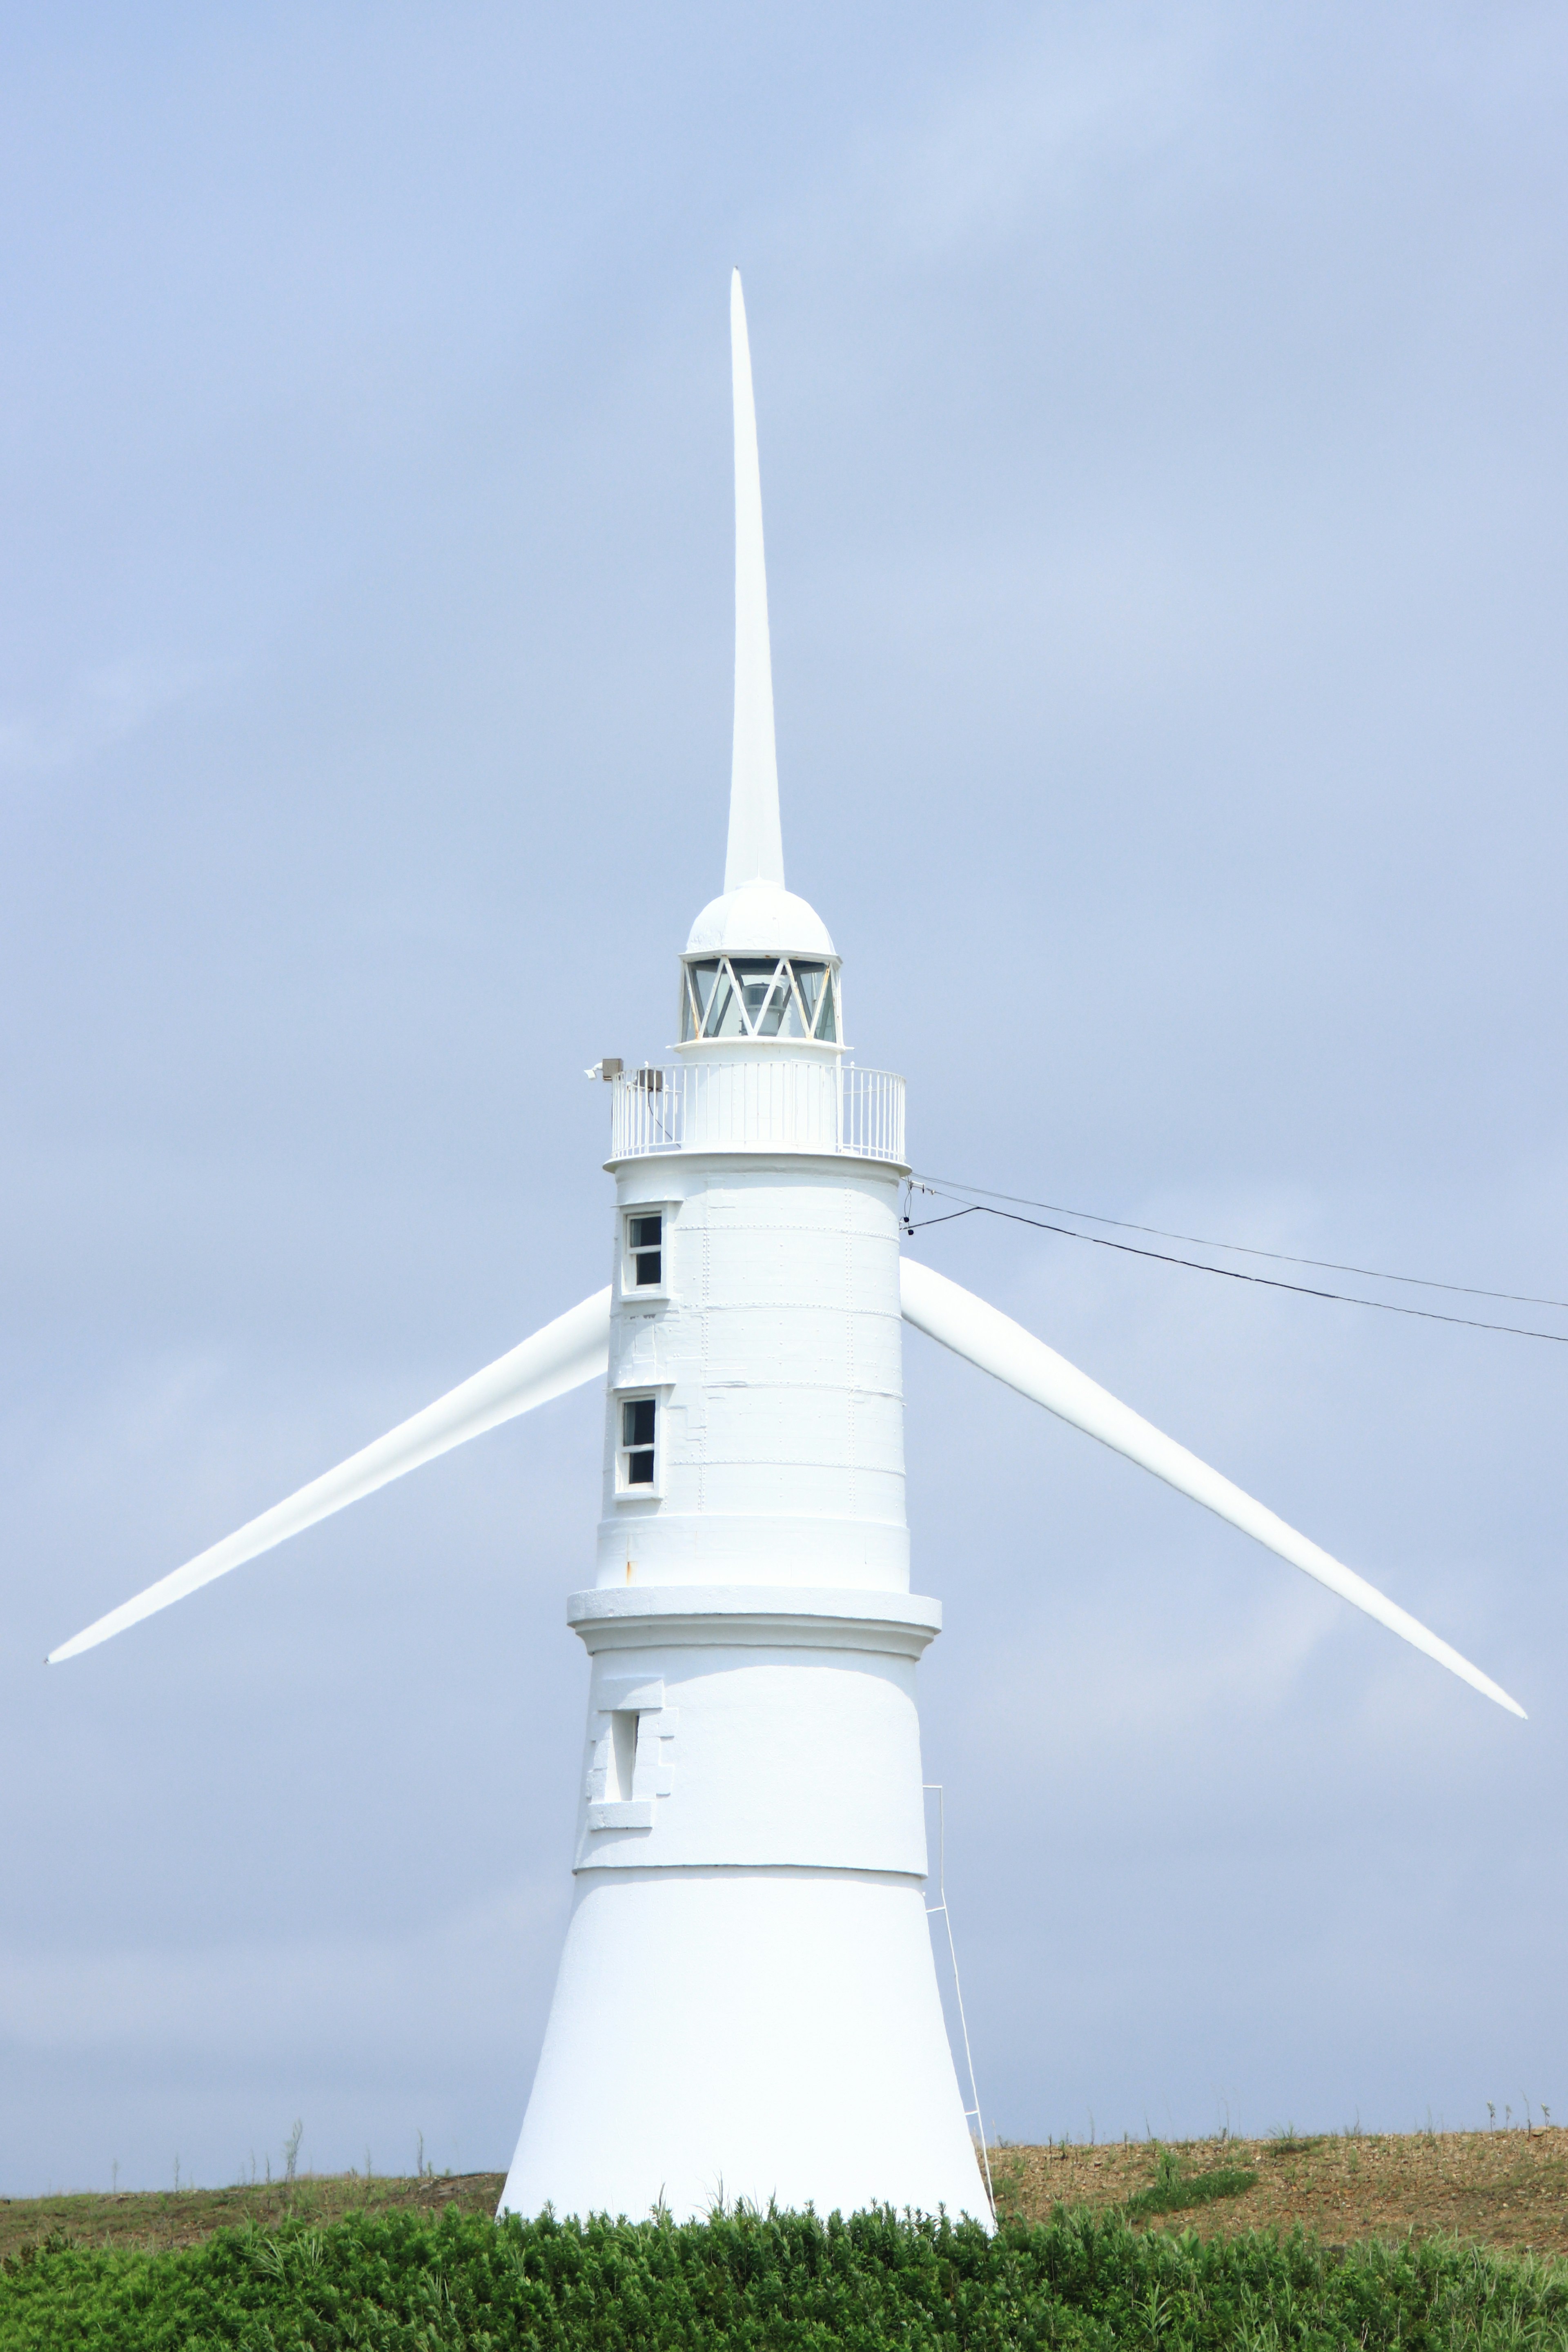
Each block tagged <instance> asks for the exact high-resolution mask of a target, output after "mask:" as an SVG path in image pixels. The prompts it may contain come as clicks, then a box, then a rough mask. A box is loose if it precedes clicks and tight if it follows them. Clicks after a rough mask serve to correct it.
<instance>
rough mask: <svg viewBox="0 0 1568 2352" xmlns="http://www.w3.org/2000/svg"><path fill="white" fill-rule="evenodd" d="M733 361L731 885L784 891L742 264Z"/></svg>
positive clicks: (733, 302)
mask: <svg viewBox="0 0 1568 2352" xmlns="http://www.w3.org/2000/svg"><path fill="white" fill-rule="evenodd" d="M730 366H731V377H732V379H733V384H734V394H735V738H734V751H733V756H732V759H731V766H730V840H729V847H728V851H727V853H726V856H725V859H724V887H725V889H726V890H740V889H743V888H744V887H745V885H746V884H747V883H748V882H771V883H772V884H773V885H774V887H776V888H778V889H780V890H782V889H783V888H784V836H783V835H782V833H781V832H780V829H779V763H778V752H777V750H776V748H775V746H774V742H773V655H772V652H771V651H770V649H769V645H768V576H767V570H766V566H765V564H764V562H763V483H762V475H761V473H760V472H759V470H758V466H757V412H756V405H755V403H754V402H753V400H752V347H751V344H750V342H749V341H748V340H747V336H746V305H745V300H744V299H743V297H742V292H741V273H740V271H739V270H738V269H737V270H736V271H735V272H734V274H733V276H732V277H731V280H730Z"/></svg>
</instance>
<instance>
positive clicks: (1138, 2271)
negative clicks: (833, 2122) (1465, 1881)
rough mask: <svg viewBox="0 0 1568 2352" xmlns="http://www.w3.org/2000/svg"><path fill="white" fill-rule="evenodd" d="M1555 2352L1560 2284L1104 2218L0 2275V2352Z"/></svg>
mask: <svg viewBox="0 0 1568 2352" xmlns="http://www.w3.org/2000/svg"><path fill="white" fill-rule="evenodd" d="M1124 2345H1125V2346H1132V2347H1159V2352H1211V2347H1212V2352H1219V2347H1227V2352H1228V2347H1236V2352H1319V2347H1332V2352H1564V2347H1568V2269H1565V2268H1563V2267H1562V2266H1557V2265H1548V2264H1544V2263H1540V2262H1537V2261H1534V2260H1532V2259H1531V2258H1529V2257H1523V2258H1518V2257H1514V2258H1509V2257H1500V2256H1497V2255H1491V2254H1486V2253H1480V2252H1475V2251H1473V2250H1471V2251H1463V2250H1460V2249H1459V2248H1458V2247H1456V2246H1453V2245H1449V2244H1445V2243H1440V2242H1434V2241H1431V2240H1428V2241H1426V2242H1424V2243H1419V2244H1418V2243H1415V2242H1413V2241H1409V2240H1406V2241H1404V2242H1400V2243H1398V2244H1395V2245H1392V2246H1390V2245H1383V2244H1377V2243H1373V2244H1369V2245H1366V2246H1360V2247H1355V2248H1352V2249H1350V2250H1348V2251H1341V2250H1334V2249H1330V2248H1326V2247H1324V2246H1322V2245H1321V2244H1320V2243H1318V2242H1316V2241H1314V2240H1311V2239H1309V2238H1307V2237H1304V2236H1303V2235H1302V2234H1301V2233H1300V2231H1297V2232H1295V2233H1293V2234H1292V2235H1290V2236H1289V2237H1283V2238H1281V2237H1275V2236H1272V2235H1268V2234H1264V2233H1261V2232H1254V2233H1251V2234H1249V2235H1247V2236H1245V2237H1239V2238H1233V2239H1229V2240H1225V2241H1218V2240H1212V2241H1209V2242H1206V2243H1205V2242H1200V2241H1199V2240H1198V2239H1197V2238H1196V2237H1194V2236H1193V2235H1191V2234H1185V2235H1178V2234H1175V2233H1174V2232H1164V2231H1150V2232H1147V2233H1142V2234H1141V2233H1138V2232H1135V2231H1133V2230H1132V2229H1131V2227H1130V2226H1129V2224H1128V2222H1127V2221H1126V2220H1125V2219H1124V2218H1123V2217H1121V2216H1120V2215H1117V2214H1110V2215H1106V2216H1096V2215H1093V2214H1089V2213H1085V2212H1077V2213H1070V2214H1069V2213H1067V2212H1065V2211H1062V2210H1059V2209H1058V2212H1057V2213H1056V2214H1055V2215H1054V2216H1053V2218H1052V2220H1051V2221H1048V2222H1044V2223H1037V2224H1026V2223H1020V2222H1008V2223H1005V2224H1004V2225H1003V2227H1002V2228H1001V2229H1000V2230H999V2231H998V2232H997V2234H996V2235H995V2236H994V2237H988V2236H987V2235H986V2233H985V2232H984V2231H983V2230H982V2229H980V2228H978V2227H977V2226H976V2225H974V2224H973V2223H971V2222H962V2223H959V2224H957V2225H954V2224H952V2223H950V2222H948V2221H921V2220H910V2219H904V2220H900V2219H899V2218H898V2217H897V2216H896V2215H894V2214H892V2213H891V2212H870V2213H859V2214H857V2215H855V2216H854V2217H853V2218H852V2219H850V2220H848V2221H845V2220H842V2219H840V2217H839V2216H838V2215H837V2214H835V2215H834V2216H833V2217H832V2218H831V2219H830V2220H827V2221H820V2220H818V2219H817V2218H816V2216H815V2215H814V2214H811V2213H809V2212H808V2213H805V2214H800V2213H787V2214H780V2213H773V2212H769V2213H758V2212H754V2211H752V2210H746V2209H742V2210H739V2211H736V2212H731V2213H719V2214H715V2215H714V2216H713V2217H712V2218H711V2219H710V2220H709V2221H700V2222H692V2223H688V2224H683V2225H680V2226H675V2225H672V2224H671V2223H669V2222H668V2221H645V2222H637V2223H633V2222H626V2221H618V2222H612V2221H604V2220H599V2221H587V2222H578V2221H564V2222H562V2221H552V2219H550V2218H549V2217H548V2216H546V2217H545V2218H544V2219H542V2220H541V2221H530V2222H521V2221H516V2220H508V2221H504V2222H501V2223H500V2224H497V2223H495V2222H493V2221H488V2220H484V2219H482V2218H479V2217H476V2216H474V2215H471V2214H468V2215H464V2214H459V2213H458V2212H456V2211H452V2210H448V2211H447V2212H446V2213H445V2214H444V2215H443V2216H442V2218H441V2219H440V2221H437V2222H434V2223H432V2222H431V2221H428V2220H426V2219H425V2218H424V2217H422V2216H420V2215H418V2214H416V2213H411V2212H406V2211H405V2212H397V2213H390V2214H385V2213H384V2214H367V2213H362V2214H358V2215H355V2216H354V2217H353V2218H352V2219H350V2220H347V2221H341V2222H337V2223H335V2224H333V2225H332V2226H331V2227H329V2228H326V2229H320V2230H317V2229H311V2228H310V2227H308V2226H305V2225H303V2224H299V2223H291V2224H289V2225H286V2226H285V2227H284V2228H283V2229H281V2230H280V2231H279V2232H278V2233H277V2234H276V2235H268V2234H264V2233H262V2232H260V2231H254V2230H251V2231H221V2232H220V2233H219V2234H218V2235H216V2236H215V2237H213V2238H210V2239H208V2240H206V2241H205V2242H204V2243H202V2244H201V2245H199V2246H193V2247H189V2248H186V2249H184V2250H182V2251H179V2252H168V2253H153V2254H149V2253H144V2252H132V2251H129V2250H125V2251H118V2252H89V2251H87V2250H85V2249H83V2248H79V2247H76V2246H72V2245H69V2244H68V2243H63V2242H46V2243H45V2244H44V2245H43V2246H41V2247H38V2248H34V2249H30V2250H29V2251H28V2253H27V2255H26V2257H17V2258H13V2259H12V2260H10V2261H9V2262H7V2263H6V2264H5V2269H4V2272H3V2273H0V2347H4V2352H62V2347H78V2346H82V2347H91V2352H175V2347H178V2352H219V2347H225V2352H226V2347H237V2352H306V2347H310V2352H340V2347H354V2352H437V2347H442V2352H445V2347H453V2352H456V2347H464V2352H502V2347H505V2352H511V2347H536V2352H579V2347H582V2352H645V2347H646V2352H677V2348H678V2347H679V2352H687V2347H691V2352H706V2347H716V2348H717V2347H744V2352H774V2348H775V2347H777V2352H826V2347H830V2346H833V2347H837V2346H846V2347H851V2352H884V2347H886V2352H894V2347H897V2352H924V2347H928V2346H929V2347H944V2348H945V2347H964V2352H968V2347H974V2352H993V2347H994V2352H1003V2347H1008V2352H1012V2347H1019V2352H1033V2347H1053V2352H1054V2348H1055V2347H1061V2352H1113V2347H1121V2346H1124Z"/></svg>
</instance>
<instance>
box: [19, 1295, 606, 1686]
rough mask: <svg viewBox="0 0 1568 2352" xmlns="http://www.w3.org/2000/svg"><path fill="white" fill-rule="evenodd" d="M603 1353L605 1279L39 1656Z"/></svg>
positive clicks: (345, 1498) (219, 1564)
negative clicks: (576, 1303) (418, 1408)
mask: <svg viewBox="0 0 1568 2352" xmlns="http://www.w3.org/2000/svg"><path fill="white" fill-rule="evenodd" d="M609 1360H610V1294H609V1292H608V1290H607V1289H605V1290H600V1291H595V1294H594V1297H592V1298H585V1299H584V1301H583V1304H582V1305H581V1306H580V1307H572V1308H571V1309H570V1311H569V1312H568V1313H567V1314H565V1315H558V1316H557V1317H556V1318H555V1320H554V1322H553V1323H547V1324H546V1325H545V1327H544V1328H543V1330H542V1331H536V1332H535V1333H534V1334H533V1337H532V1338H531V1339H524V1340H523V1342H522V1344H521V1347H517V1348H513V1349H511V1350H510V1353H509V1354H507V1355H504V1356H500V1357H498V1358H497V1360H496V1361H495V1362H494V1363H493V1364H487V1365H486V1367H485V1369H484V1370H483V1371H482V1372H476V1373H475V1374H474V1375H473V1377H472V1379H471V1380H467V1381H463V1382H462V1383H461V1384H460V1385H459V1386H458V1387H457V1388H455V1389H448V1391H447V1394H446V1395H445V1396H444V1397H437V1400H436V1402H435V1403H434V1404H427V1405H426V1408H425V1410H424V1412H416V1414H415V1415H414V1416H413V1418H412V1419H411V1420H409V1421H404V1422H399V1423H398V1425H397V1427H396V1428H395V1429H393V1430H389V1431H388V1432H387V1433H386V1435H385V1436H384V1437H378V1438H377V1439H376V1440H375V1442H374V1444H371V1445H366V1446H364V1447H363V1449H362V1450H361V1451H360V1452H359V1453H358V1454H351V1455H350V1456H349V1459H348V1460H347V1461H346V1462H340V1463H339V1465H338V1466H337V1468H336V1469H335V1470H328V1471H327V1472H325V1473H324V1475H322V1476H321V1477H320V1478H312V1480H311V1481H310V1485H309V1486H301V1487H300V1490H299V1492H298V1494H294V1495H290V1496H289V1497H288V1499H287V1500H286V1501H284V1502H281V1503H274V1505H273V1506H272V1508H271V1509H270V1510H269V1511H263V1512H262V1514H261V1517H259V1518H258V1519H251V1520H248V1521H247V1524H246V1525H245V1526H244V1527H243V1528H238V1529H237V1530H236V1532H235V1533H234V1534H233V1535H231V1536H225V1538H224V1539H223V1541H222V1542H221V1543H216V1544H214V1545H212V1547H211V1548H210V1549H208V1550H206V1551H204V1552H198V1553H197V1555H196V1557H195V1559H193V1560H187V1561H186V1563H185V1565H184V1568H176V1569H175V1570H174V1571H173V1573H172V1574H171V1575H168V1576H165V1577H161V1578H160V1579H159V1580H158V1582H157V1583H156V1584H150V1585H149V1586H148V1587H147V1590H146V1591H145V1592H139V1593H137V1595H136V1597H135V1599H134V1600H133V1601H121V1605H120V1607H119V1608H118V1609H111V1610H110V1612H109V1614H108V1616H107V1617H100V1618H99V1619H98V1620H97V1621H96V1622H95V1623H93V1624H91V1625H89V1626H88V1628H87V1629H86V1631H85V1633H77V1634H73V1636H72V1637H71V1639H70V1640H69V1641H68V1642H62V1643H61V1644H60V1646H59V1648H58V1650H51V1651H50V1652H49V1656H48V1664H50V1665H51V1666H54V1665H58V1664H59V1663H60V1661H61V1659H62V1658H74V1657H76V1656H77V1655H78V1654H79V1652H80V1651H82V1650H90V1649H92V1648H94V1647H95V1646H96V1645H97V1643H100V1642H107V1641H108V1640H109V1638H110V1634H111V1633H123V1632H124V1630H125V1628H126V1626H127V1625H135V1624H137V1623H139V1622H140V1621H141V1620H142V1618H143V1617H151V1616H153V1614H154V1612H156V1611H157V1610H160V1609H167V1607H168V1606H169V1603H170V1602H171V1601H183V1600H184V1597H185V1595H186V1593H187V1592H195V1591H196V1589H197V1587H198V1586H200V1585H203V1584H210V1583H211V1582H212V1580H213V1578H214V1577H215V1576H226V1574H227V1572H228V1570H230V1569H231V1568H238V1567H240V1566H241V1565H242V1564H243V1563H244V1562H245V1561H246V1560H247V1559H255V1558H256V1557H257V1554H258V1552H264V1551H270V1550H271V1549H272V1547H273V1545H274V1544H280V1543H282V1542H283V1540H284V1538H286V1537H288V1536H297V1535H299V1534H300V1532H301V1531H302V1530H303V1529H304V1528H313V1527H314V1526H315V1524H316V1522H317V1520H318V1519H324V1518H328V1517H331V1513H332V1512H333V1511H341V1510H342V1508H343V1507H344V1505H345V1504H347V1503H357V1502H358V1501H359V1500H360V1497H361V1496H363V1495H374V1492H375V1490H376V1488H377V1487H378V1486H385V1485H386V1484H387V1483H388V1481H389V1480H390V1479H393V1478H401V1477H402V1476H403V1475H404V1473H405V1471H407V1470H417V1469H418V1468H419V1467H420V1465H421V1464H422V1463H426V1462H433V1461H434V1460H435V1459H436V1456H437V1454H447V1453H449V1452H450V1450H451V1448H452V1447H453V1446H454V1445H461V1444H463V1443H464V1441H465V1439H467V1438H470V1437H479V1436H482V1434H483V1433H484V1432H485V1431H486V1430H487V1429H494V1428H496V1427H497V1426H498V1424H499V1423H501V1422H503V1421H511V1420H513V1419H514V1418H515V1416H516V1415H517V1414H518V1413H520V1412H531V1410H532V1408H533V1407H534V1406H535V1405H538V1404H548V1403H549V1402H550V1400H551V1398H552V1397H558V1396H563V1395H564V1394H565V1393H566V1391H567V1390H568V1389H574V1388H580V1387H581V1386H582V1384H583V1382H584V1381H591V1380H593V1379H594V1378H595V1374H597V1375H599V1376H601V1377H602V1376H603V1374H604V1373H605V1370H607V1369H608V1365H609Z"/></svg>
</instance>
